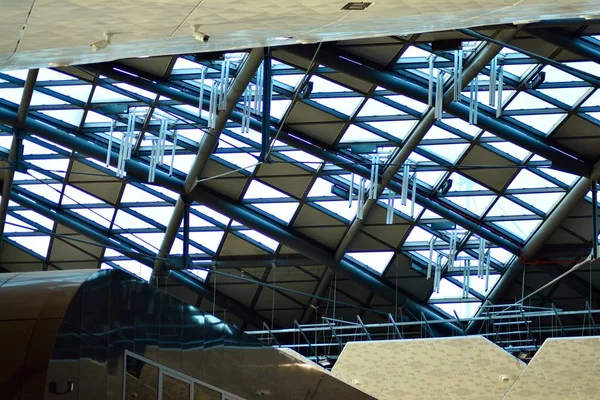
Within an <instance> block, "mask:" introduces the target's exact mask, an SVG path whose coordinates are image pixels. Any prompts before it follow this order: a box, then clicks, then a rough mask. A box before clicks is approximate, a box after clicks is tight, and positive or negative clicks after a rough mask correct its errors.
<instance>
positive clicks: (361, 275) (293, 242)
mask: <svg viewBox="0 0 600 400" xmlns="http://www.w3.org/2000/svg"><path fill="white" fill-rule="evenodd" d="M0 122H2V123H7V124H9V125H12V126H15V127H17V128H21V129H23V130H24V131H26V132H30V133H33V134H35V135H37V136H39V137H41V138H44V139H46V140H49V141H51V142H54V143H57V144H59V145H61V146H65V147H68V148H70V149H72V150H73V151H76V152H78V153H81V154H83V155H85V156H87V157H91V158H95V159H96V160H99V161H102V162H103V161H105V159H106V149H104V148H102V147H100V146H97V145H95V144H92V143H90V142H88V141H86V140H84V139H81V138H78V137H76V136H74V135H70V134H68V133H65V132H62V131H60V130H59V129H56V128H53V127H51V126H48V125H45V124H42V123H39V122H37V121H35V120H32V119H30V118H28V119H26V120H25V122H24V123H18V121H17V119H16V115H15V114H14V113H12V112H10V111H6V110H5V109H0ZM117 161H118V154H117V153H115V152H111V155H110V164H111V165H113V166H116V165H117ZM148 170H149V167H148V166H146V165H145V164H143V163H141V162H139V161H137V160H134V159H131V160H127V161H126V162H125V171H126V172H127V174H128V175H129V176H132V177H135V178H137V179H140V180H141V181H145V180H146V178H147V176H148ZM155 184H158V185H160V186H163V187H165V188H166V189H169V190H171V191H173V192H176V193H179V194H184V193H185V188H184V182H183V181H181V180H180V179H177V178H174V177H171V176H169V175H168V174H166V173H164V172H162V171H157V172H156V177H155ZM189 197H190V198H191V199H193V200H194V201H197V202H199V203H202V204H204V205H206V206H208V207H210V208H212V209H214V210H215V211H217V212H219V213H221V214H223V215H226V216H227V217H229V218H231V219H234V220H236V221H239V222H240V223H242V224H243V225H245V226H246V227H248V228H251V229H254V230H256V231H258V232H260V233H262V234H264V235H267V236H269V237H271V238H273V239H274V240H277V241H278V242H280V243H282V244H284V245H286V246H288V247H290V248H292V249H294V250H296V251H298V252H299V253H302V254H305V255H307V256H309V257H311V258H312V259H313V260H315V261H317V262H318V263H319V264H322V265H325V266H326V267H328V268H332V269H334V270H336V271H337V272H338V273H340V274H342V275H344V276H346V277H348V278H349V279H351V280H353V281H355V282H356V283H358V284H360V285H362V286H364V287H365V288H367V289H368V290H369V291H371V292H373V293H375V294H377V295H378V296H380V297H382V298H384V299H386V300H387V301H389V302H391V303H393V304H394V303H396V302H398V303H399V304H403V306H404V307H405V308H406V309H407V310H409V311H410V312H411V313H413V314H414V315H415V316H419V315H421V314H423V315H424V316H425V317H426V318H427V319H430V320H439V319H441V316H440V315H439V314H438V313H436V312H434V311H433V310H432V309H431V308H429V307H428V306H425V305H422V304H419V303H418V302H416V301H414V300H412V299H410V298H409V297H407V296H406V295H403V294H401V293H398V292H396V291H395V290H394V289H393V288H392V287H391V286H388V285H387V284H385V283H384V282H382V281H381V280H379V279H378V278H377V277H375V276H374V275H373V274H371V273H370V272H367V271H366V270H363V269H362V268H360V267H357V266H356V265H354V264H352V263H350V262H349V261H347V260H342V261H341V262H339V263H338V262H336V261H335V259H334V257H333V255H332V254H330V253H329V252H328V251H327V250H325V249H324V248H322V247H320V246H319V245H317V244H315V243H313V242H312V241H311V240H310V239H307V238H303V237H301V236H300V235H299V234H297V233H296V232H294V231H293V230H292V229H290V228H288V227H286V226H283V225H281V224H279V223H276V222H269V221H266V220H265V219H264V217H263V216H262V215H260V214H258V213H256V212H254V211H252V210H250V209H248V208H247V207H245V206H243V205H240V204H238V203H236V202H234V201H232V200H230V199H227V198H225V197H224V196H222V195H220V194H217V193H215V192H213V191H212V190H210V189H208V188H205V187H202V188H199V187H196V188H194V189H193V190H192V191H191V192H190V193H189ZM441 326H442V327H443V329H445V331H446V333H447V334H462V330H461V329H460V328H458V327H457V326H456V325H454V324H451V323H444V324H441Z"/></svg>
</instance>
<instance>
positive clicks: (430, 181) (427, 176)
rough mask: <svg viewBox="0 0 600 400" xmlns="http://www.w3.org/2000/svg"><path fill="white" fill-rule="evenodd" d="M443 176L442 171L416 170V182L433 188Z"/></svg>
mask: <svg viewBox="0 0 600 400" xmlns="http://www.w3.org/2000/svg"><path fill="white" fill-rule="evenodd" d="M445 174H446V173H445V172H444V171H422V170H421V171H419V170H418V169H417V181H419V182H422V183H425V184H426V185H428V186H430V187H435V186H437V184H438V182H439V181H440V180H441V179H442V178H443V177H444V175H445Z"/></svg>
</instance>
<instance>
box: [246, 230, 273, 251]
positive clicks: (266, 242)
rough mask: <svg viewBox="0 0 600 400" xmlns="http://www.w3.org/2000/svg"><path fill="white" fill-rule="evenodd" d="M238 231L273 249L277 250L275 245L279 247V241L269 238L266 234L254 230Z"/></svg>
mask: <svg viewBox="0 0 600 400" xmlns="http://www.w3.org/2000/svg"><path fill="white" fill-rule="evenodd" d="M238 232H239V233H241V234H242V235H244V236H247V237H249V238H251V239H254V240H255V241H257V242H258V243H260V244H262V245H264V246H266V247H267V248H269V249H271V250H273V251H275V250H277V247H279V242H277V241H276V240H273V239H271V238H270V237H268V236H265V235H263V234H262V233H260V232H257V231H254V230H240V231H238Z"/></svg>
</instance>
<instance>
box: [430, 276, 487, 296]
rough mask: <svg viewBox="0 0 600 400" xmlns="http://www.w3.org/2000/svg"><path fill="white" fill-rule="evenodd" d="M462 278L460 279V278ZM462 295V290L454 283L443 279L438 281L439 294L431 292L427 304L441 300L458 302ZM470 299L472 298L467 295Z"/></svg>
mask: <svg viewBox="0 0 600 400" xmlns="http://www.w3.org/2000/svg"><path fill="white" fill-rule="evenodd" d="M461 278H462V277H461ZM471 278H477V276H471ZM462 295H463V289H462V288H461V287H458V286H457V285H455V284H454V283H452V282H450V281H449V280H448V279H446V278H443V279H442V280H440V292H439V293H437V292H435V291H434V292H433V293H431V296H430V297H429V302H434V301H435V300H443V299H457V300H458V301H460V299H461V298H462ZM468 297H470V298H473V297H474V296H473V295H472V294H471V293H469V296H468Z"/></svg>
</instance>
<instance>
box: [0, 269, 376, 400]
mask: <svg viewBox="0 0 600 400" xmlns="http://www.w3.org/2000/svg"><path fill="white" fill-rule="evenodd" d="M0 301H1V302H2V304H5V305H7V304H10V305H11V306H10V307H2V308H0V338H2V339H4V341H3V343H4V345H5V349H10V351H4V352H3V353H4V354H6V355H5V356H4V357H2V358H1V360H0V370H1V371H2V372H3V373H2V375H1V376H2V378H1V379H3V381H1V383H2V390H3V392H2V399H5V398H6V399H40V398H46V399H55V398H56V399H61V400H69V399H80V398H81V399H122V396H123V385H124V377H125V376H127V379H128V381H129V379H130V375H129V374H125V371H124V365H125V352H126V351H129V352H131V353H134V354H137V355H140V356H142V357H145V358H147V359H149V360H151V361H153V362H155V363H158V364H160V365H163V366H165V367H167V368H170V369H172V370H176V371H180V372H181V373H183V374H185V375H187V376H190V377H192V378H194V379H196V380H199V381H201V382H204V383H207V384H209V385H210V386H212V387H217V388H220V389H222V390H224V391H226V392H229V393H232V394H235V395H237V396H239V397H241V398H244V399H259V398H261V397H262V396H264V394H265V393H269V396H270V397H271V398H286V399H305V398H310V399H329V398H333V397H340V396H342V397H346V398H352V399H370V398H371V397H370V396H368V395H367V394H365V393H363V392H361V391H360V390H358V389H356V388H354V387H352V386H350V385H347V384H345V383H343V382H341V381H339V380H338V379H336V378H334V377H333V376H332V375H331V374H329V373H328V372H327V371H325V370H323V369H322V368H320V367H319V366H317V365H315V364H313V363H311V362H309V361H308V360H305V359H303V358H302V357H301V356H299V355H297V356H294V355H290V354H288V353H286V352H283V351H280V350H278V349H275V348H273V347H268V346H263V345H262V343H261V342H260V341H259V340H257V339H255V338H253V337H250V336H248V335H245V334H244V333H243V332H242V331H240V330H238V329H237V328H234V327H232V326H230V325H228V324H227V323H225V322H223V321H221V320H219V319H217V318H215V317H213V316H210V315H206V314H204V313H203V312H202V311H200V310H198V309H196V308H194V307H192V306H190V305H188V304H185V303H184V302H182V301H180V300H179V299H177V298H175V297H173V296H171V295H170V294H168V293H166V292H164V291H162V290H159V289H158V288H155V287H152V286H150V285H148V284H147V283H146V282H143V281H140V280H138V279H136V278H134V277H132V276H130V275H127V274H126V273H124V272H122V271H119V270H101V271H98V270H84V271H53V272H40V273H23V274H3V275H0ZM4 354H3V355H4Z"/></svg>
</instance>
